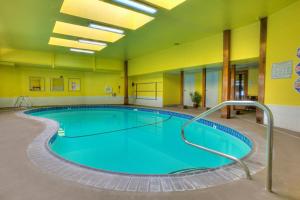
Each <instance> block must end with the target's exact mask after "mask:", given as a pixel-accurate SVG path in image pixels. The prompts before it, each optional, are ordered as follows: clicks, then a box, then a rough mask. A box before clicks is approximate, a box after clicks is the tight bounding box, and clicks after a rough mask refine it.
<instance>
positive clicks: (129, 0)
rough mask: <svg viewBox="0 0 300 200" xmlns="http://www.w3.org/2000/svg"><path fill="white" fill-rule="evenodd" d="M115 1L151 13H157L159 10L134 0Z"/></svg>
mask: <svg viewBox="0 0 300 200" xmlns="http://www.w3.org/2000/svg"><path fill="white" fill-rule="evenodd" d="M113 1H114V2H117V3H119V4H122V5H125V6H128V7H131V8H134V9H136V10H140V11H143V12H146V13H149V14H155V13H156V12H157V10H156V9H155V8H153V7H150V6H148V5H145V4H142V3H139V2H136V1H132V0H113Z"/></svg>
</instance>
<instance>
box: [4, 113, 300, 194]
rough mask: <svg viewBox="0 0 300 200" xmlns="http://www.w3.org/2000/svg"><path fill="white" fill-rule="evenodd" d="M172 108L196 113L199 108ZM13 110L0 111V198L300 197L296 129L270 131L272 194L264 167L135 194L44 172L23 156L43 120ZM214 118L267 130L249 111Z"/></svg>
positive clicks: (299, 138)
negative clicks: (228, 178)
mask: <svg viewBox="0 0 300 200" xmlns="http://www.w3.org/2000/svg"><path fill="white" fill-rule="evenodd" d="M168 109H172V110H175V111H180V112H186V113H190V114H197V113H199V112H200V111H199V110H197V111H195V110H192V109H191V110H182V109H180V108H168ZM15 113H16V112H15V111H0V127H1V129H0V136H1V137H0V157H1V159H2V160H1V164H0V177H1V179H0V199H1V200H11V199H12V200H14V199H22V200H24V199H25V200H27V199H28V200H29V199H30V200H34V199H43V200H44V199H45V200H47V199H49V200H50V199H51V200H52V199H64V200H65V199H72V200H73V199H85V200H89V199H105V200H110V199H142V198H143V199H175V200H176V199H212V200H221V199H224V200H227V199H228V200H229V199H230V200H235V199H243V200H244V199H245V200H247V199H249V200H250V199H251V200H253V199H254V200H255V199H291V200H293V199H300V168H299V165H300V156H299V153H300V133H295V132H291V131H287V130H282V129H276V130H275V134H274V150H275V154H274V176H273V178H274V182H273V184H274V193H272V194H270V193H267V192H265V190H264V184H265V170H263V171H261V172H259V173H257V174H256V175H254V177H253V180H251V181H249V180H246V179H242V180H239V181H235V182H231V183H227V184H224V185H220V186H216V187H211V188H207V189H200V190H194V191H185V192H170V193H141V192H139V193H135V192H117V191H107V190H100V189H96V188H92V187H88V186H84V185H81V184H78V183H74V182H70V181H66V180H63V179H62V178H60V177H57V176H53V175H51V174H47V173H44V172H43V171H42V170H40V169H39V168H38V167H36V166H35V165H34V164H33V163H32V162H31V161H30V160H29V159H28V157H27V153H26V150H27V148H28V145H29V144H30V143H31V142H32V141H33V139H34V138H35V137H36V136H37V135H39V134H40V133H41V132H42V131H43V130H44V129H45V125H44V124H42V123H41V122H37V121H33V120H30V119H24V118H21V117H18V116H17V115H16V114H15ZM212 119H214V120H215V121H217V122H221V123H223V124H225V125H228V126H232V127H233V128H235V129H237V130H239V131H241V132H253V133H256V134H259V135H263V134H265V128H264V127H263V126H260V125H257V124H255V123H254V116H253V115H252V114H247V115H241V116H240V117H239V118H234V119H230V120H225V119H220V118H219V117H218V116H217V115H215V116H212Z"/></svg>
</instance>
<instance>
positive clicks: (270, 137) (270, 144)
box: [181, 101, 274, 192]
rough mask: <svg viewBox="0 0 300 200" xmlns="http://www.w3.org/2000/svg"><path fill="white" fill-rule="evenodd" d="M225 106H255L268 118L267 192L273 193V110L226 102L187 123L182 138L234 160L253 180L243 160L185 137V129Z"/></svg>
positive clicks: (251, 102) (205, 149) (250, 104)
mask: <svg viewBox="0 0 300 200" xmlns="http://www.w3.org/2000/svg"><path fill="white" fill-rule="evenodd" d="M225 106H255V107H257V108H259V109H261V110H263V111H264V113H265V115H266V117H267V121H268V124H267V176H266V190H267V191H269V192H271V191H272V160H273V124H274V119H273V114H272V112H271V110H270V109H269V108H268V107H267V106H266V105H264V104H261V103H259V102H257V101H225V102H223V103H220V104H219V105H217V106H215V107H213V108H211V109H209V110H207V111H206V112H203V113H201V114H200V115H198V116H196V117H194V118H193V119H191V120H189V121H187V122H186V123H185V124H183V126H182V127H181V136H182V139H183V141H184V142H185V143H186V144H188V145H191V146H193V147H196V148H198V149H202V150H204V151H207V152H210V153H213V154H216V155H219V156H222V157H224V158H227V159H230V160H233V161H235V162H237V163H239V164H240V165H241V167H242V168H243V170H244V171H245V174H246V177H247V178H248V179H251V174H250V170H249V168H248V166H247V165H246V164H245V163H244V161H242V160H241V159H238V158H236V157H234V156H231V155H228V154H225V153H222V152H219V151H216V150H213V149H209V148H207V147H204V146H201V145H198V144H195V143H192V142H190V141H189V140H187V139H186V137H185V132H184V129H185V128H186V127H187V126H189V125H190V124H191V123H193V122H195V121H197V120H199V119H202V118H204V117H206V116H208V115H210V114H212V113H214V112H216V111H217V110H220V109H221V108H223V107H225Z"/></svg>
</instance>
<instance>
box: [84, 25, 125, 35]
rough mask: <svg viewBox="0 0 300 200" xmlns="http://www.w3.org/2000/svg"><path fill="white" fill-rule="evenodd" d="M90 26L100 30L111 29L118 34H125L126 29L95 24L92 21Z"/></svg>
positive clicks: (110, 30)
mask: <svg viewBox="0 0 300 200" xmlns="http://www.w3.org/2000/svg"><path fill="white" fill-rule="evenodd" d="M89 27H90V28H94V29H98V30H102V31H109V32H113V33H118V34H123V33H124V31H123V30H121V29H117V28H112V27H108V26H102V25H98V24H93V23H90V24H89Z"/></svg>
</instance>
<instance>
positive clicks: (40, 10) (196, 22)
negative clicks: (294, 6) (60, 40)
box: [0, 0, 296, 59]
mask: <svg viewBox="0 0 300 200" xmlns="http://www.w3.org/2000/svg"><path fill="white" fill-rule="evenodd" d="M1 1H2V2H1V7H0V46H1V47H8V48H18V49H28V50H42V51H53V52H68V49H67V48H63V47H53V46H49V45H48V40H49V37H50V36H51V35H55V34H52V29H53V27H54V23H55V21H56V20H60V21H64V22H71V23H76V24H81V25H87V24H88V22H89V21H88V20H84V19H80V18H76V17H72V16H67V15H64V14H61V13H60V12H59V10H60V7H61V5H62V2H63V0H13V1H12V0H11V1H10V0H1ZM295 1H296V0H187V1H186V2H185V3H183V4H181V5H180V6H178V7H176V8H175V9H173V10H171V11H167V10H159V13H158V14H156V15H155V17H156V18H155V20H153V21H152V22H150V23H148V24H146V25H145V26H143V27H142V28H140V29H138V30H136V31H130V30H126V36H125V37H124V38H123V39H121V40H119V41H117V42H116V43H114V44H110V45H109V46H108V47H107V48H105V49H104V50H102V51H101V52H99V53H97V55H99V56H101V57H107V58H119V59H131V58H135V57H138V56H141V55H144V54H147V53H151V52H153V51H157V50H160V49H165V48H168V47H170V46H172V45H174V43H183V42H188V41H193V40H197V39H200V38H202V37H206V36H209V35H212V34H216V33H219V32H221V31H222V30H224V29H229V28H236V27H240V26H243V25H247V24H250V23H253V22H255V21H257V19H258V18H259V17H262V16H267V15H269V14H271V13H273V12H275V11H277V10H279V9H281V8H283V7H285V6H287V5H289V4H291V3H293V2H295ZM64 38H68V37H64Z"/></svg>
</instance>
